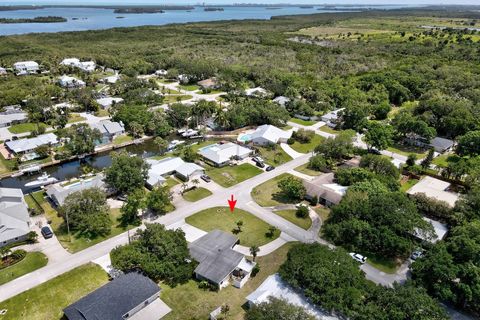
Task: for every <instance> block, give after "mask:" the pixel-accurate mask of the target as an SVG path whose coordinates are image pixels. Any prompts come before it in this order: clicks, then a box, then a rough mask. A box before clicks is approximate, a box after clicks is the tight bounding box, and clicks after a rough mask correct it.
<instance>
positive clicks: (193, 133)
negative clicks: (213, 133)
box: [182, 129, 198, 138]
mask: <svg viewBox="0 0 480 320" xmlns="http://www.w3.org/2000/svg"><path fill="white" fill-rule="evenodd" d="M196 135H198V131H197V130H193V129H188V130H187V131H185V132H184V133H182V137H184V138H188V137H191V136H196Z"/></svg>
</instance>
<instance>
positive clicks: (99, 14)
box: [0, 6, 401, 35]
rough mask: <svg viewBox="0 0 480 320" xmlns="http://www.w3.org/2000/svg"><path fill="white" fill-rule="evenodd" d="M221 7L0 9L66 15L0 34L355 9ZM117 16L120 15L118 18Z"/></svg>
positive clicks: (3, 14)
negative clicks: (129, 10)
mask: <svg viewBox="0 0 480 320" xmlns="http://www.w3.org/2000/svg"><path fill="white" fill-rule="evenodd" d="M400 7H401V6H382V7H381V9H396V8H400ZM223 8H224V11H204V8H203V7H199V6H197V7H195V9H193V10H191V11H190V12H189V11H183V10H179V11H176V10H169V11H165V12H164V13H145V14H118V13H114V10H113V9H99V8H73V7H72V8H44V9H37V10H17V11H0V18H34V17H39V16H42V17H45V16H60V17H64V18H66V19H68V21H67V22H61V23H15V24H0V35H13V34H25V33H36V32H61V31H82V30H98V29H108V28H115V27H133V26H143V25H165V24H171V23H186V22H200V21H217V20H243V19H270V18H271V17H272V16H280V15H298V14H312V13H322V12H341V11H355V10H358V8H356V9H355V8H352V7H337V9H336V10H318V9H319V8H321V6H314V7H313V8H300V7H294V6H286V7H281V8H279V9H269V8H266V7H234V6H225V7H223ZM363 9H365V7H363ZM118 17H123V18H121V19H119V18H118Z"/></svg>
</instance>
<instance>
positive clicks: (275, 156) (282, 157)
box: [257, 145, 292, 166]
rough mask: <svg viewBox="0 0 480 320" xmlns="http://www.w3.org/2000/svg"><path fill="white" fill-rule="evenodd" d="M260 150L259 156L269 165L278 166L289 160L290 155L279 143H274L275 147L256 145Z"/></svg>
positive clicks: (290, 158)
mask: <svg viewBox="0 0 480 320" xmlns="http://www.w3.org/2000/svg"><path fill="white" fill-rule="evenodd" d="M257 149H258V150H259V152H260V156H261V157H262V158H263V160H265V163H267V164H268V165H270V166H279V165H282V164H284V163H286V162H288V161H290V160H292V157H290V156H289V155H288V154H287V153H286V152H285V151H283V149H282V148H281V147H280V146H279V145H275V149H272V148H264V147H257Z"/></svg>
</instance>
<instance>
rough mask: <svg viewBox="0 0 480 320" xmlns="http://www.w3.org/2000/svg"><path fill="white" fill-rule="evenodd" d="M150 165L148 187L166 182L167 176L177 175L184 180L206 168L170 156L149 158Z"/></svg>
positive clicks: (202, 171)
mask: <svg viewBox="0 0 480 320" xmlns="http://www.w3.org/2000/svg"><path fill="white" fill-rule="evenodd" d="M147 163H148V164H149V165H150V169H149V170H148V179H147V187H149V188H153V187H155V186H158V185H162V184H163V183H164V182H166V178H167V177H168V176H170V175H175V176H176V177H178V178H180V179H181V180H183V181H188V180H189V179H190V178H191V177H193V176H199V175H201V174H203V173H204V169H203V168H202V167H200V166H199V165H197V164H195V163H191V162H185V161H183V160H182V159H181V158H178V157H168V158H165V159H161V160H154V159H147Z"/></svg>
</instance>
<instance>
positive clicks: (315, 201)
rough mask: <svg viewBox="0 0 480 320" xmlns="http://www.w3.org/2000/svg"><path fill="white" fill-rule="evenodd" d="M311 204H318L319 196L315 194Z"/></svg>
mask: <svg viewBox="0 0 480 320" xmlns="http://www.w3.org/2000/svg"><path fill="white" fill-rule="evenodd" d="M310 204H311V205H312V206H316V205H317V204H318V197H317V196H313V197H312V200H310Z"/></svg>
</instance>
